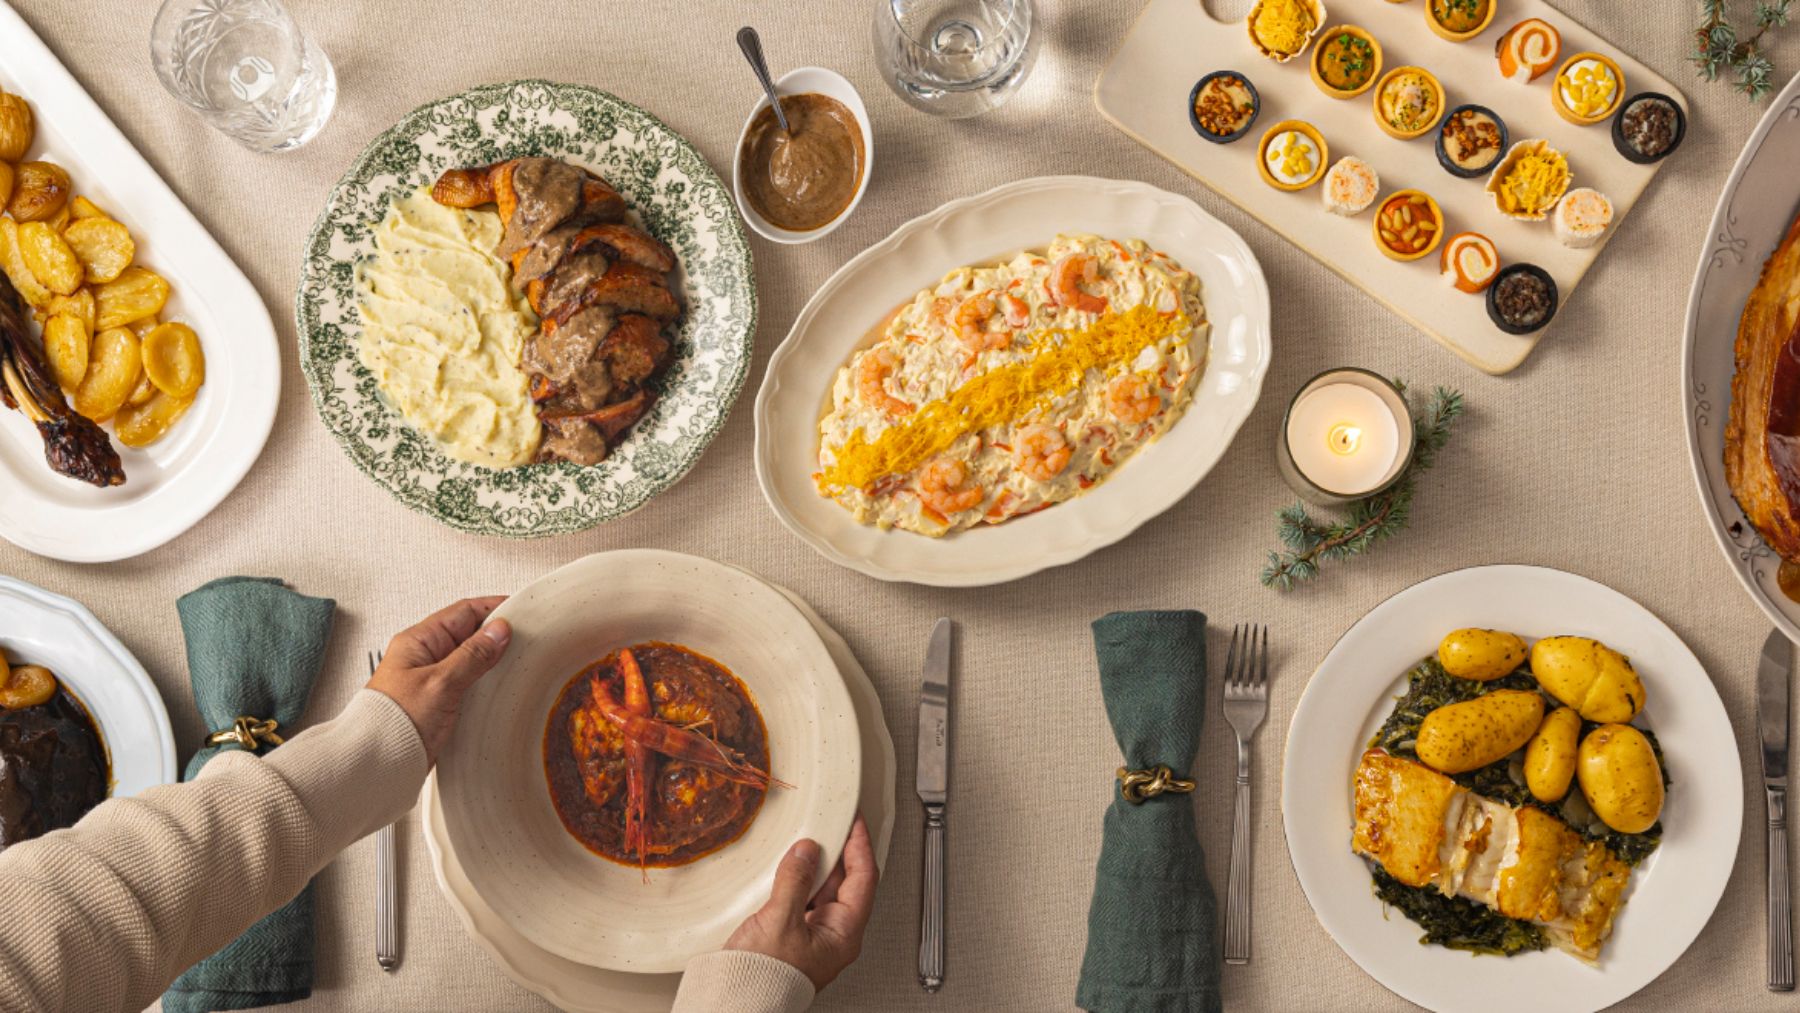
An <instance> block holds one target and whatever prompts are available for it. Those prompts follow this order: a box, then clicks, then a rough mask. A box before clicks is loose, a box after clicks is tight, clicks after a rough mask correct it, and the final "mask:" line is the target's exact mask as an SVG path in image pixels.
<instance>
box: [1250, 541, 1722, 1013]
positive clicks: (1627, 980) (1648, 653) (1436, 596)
mask: <svg viewBox="0 0 1800 1013" xmlns="http://www.w3.org/2000/svg"><path fill="white" fill-rule="evenodd" d="M1464 626H1480V627H1491V628H1495V629H1502V630H1511V631H1513V632H1515V633H1517V634H1519V635H1520V636H1522V637H1524V638H1526V639H1527V640H1535V639H1537V638H1539V637H1545V636H1551V635H1555V634H1579V635H1582V636H1590V637H1596V638H1598V639H1600V640H1602V641H1604V642H1605V643H1606V644H1608V645H1609V646H1611V647H1613V648H1616V649H1618V650H1619V651H1622V652H1624V653H1625V654H1626V655H1628V656H1629V657H1630V658H1631V663H1632V666H1633V667H1634V668H1636V669H1637V671H1638V674H1639V676H1640V677H1642V679H1643V680H1644V686H1645V688H1646V690H1647V691H1648V693H1649V698H1650V699H1649V704H1648V705H1647V706H1646V707H1645V709H1644V714H1643V718H1642V720H1643V722H1644V723H1645V724H1647V725H1648V726H1649V727H1651V728H1653V729H1654V730H1655V731H1656V736H1657V740H1658V741H1659V742H1660V743H1661V744H1662V748H1663V755H1664V758H1665V759H1666V760H1667V773H1668V775H1669V778H1670V780H1671V782H1672V783H1671V786H1670V789H1669V797H1668V803H1667V805H1666V806H1665V807H1664V809H1663V814H1662V824H1663V842H1662V846H1661V847H1659V848H1658V849H1657V850H1656V851H1655V853H1653V854H1652V855H1651V856H1650V857H1649V858H1647V859H1645V860H1644V862H1643V863H1642V864H1641V865H1639V866H1638V867H1637V868H1636V869H1634V870H1633V872H1632V876H1631V886H1630V888H1629V891H1628V892H1627V894H1626V898H1627V903H1626V904H1625V907H1624V909H1623V910H1621V911H1620V912H1619V915H1618V920H1617V921H1616V922H1615V923H1614V926H1613V934H1612V938H1611V939H1609V940H1608V941H1607V943H1606V945H1605V948H1604V950H1603V952H1602V956H1601V962H1600V965H1599V966H1598V967H1589V966H1588V965H1586V964H1583V963H1582V962H1581V961H1579V960H1576V959H1575V958H1574V957H1571V956H1569V955H1567V954H1565V953H1562V952H1560V951H1557V950H1546V951H1543V952H1538V953H1525V954H1520V955H1518V956H1515V957H1510V958H1502V957H1472V956H1471V955H1469V954H1468V953H1464V952H1461V951H1457V950H1450V949H1445V948H1443V947H1440V946H1422V945H1420V944H1419V936H1420V935H1421V934H1422V930H1421V929H1420V928H1419V927H1418V926H1417V925H1415V924H1414V923H1413V922H1412V921H1410V920H1408V919H1407V918H1406V916H1404V915H1402V914H1400V913H1399V912H1398V911H1387V910H1384V908H1383V905H1382V903H1381V902H1380V901H1379V900H1377V899H1376V898H1375V895H1374V893H1373V891H1372V890H1371V888H1370V882H1369V867H1368V865H1367V863H1365V862H1364V860H1363V859H1361V858H1359V857H1357V856H1356V855H1354V854H1351V852H1350V828H1351V813H1350V792H1351V783H1352V775H1353V772H1354V770H1355V769H1356V762H1357V759H1358V757H1360V756H1361V755H1362V752H1363V750H1364V748H1365V747H1366V745H1367V743H1368V741H1369V739H1370V738H1371V737H1372V736H1373V735H1374V734H1375V731H1376V729H1377V728H1379V727H1380V726H1381V723H1382V721H1383V720H1385V719H1386V717H1387V715H1388V712H1389V711H1390V710H1391V709H1392V707H1393V700H1394V698H1395V697H1396V696H1399V695H1400V694H1401V693H1403V692H1404V691H1405V687H1406V678H1405V673H1406V671H1407V670H1408V669H1410V668H1411V667H1412V666H1413V665H1415V664H1417V663H1418V661H1419V659H1421V658H1424V657H1426V656H1428V655H1430V654H1432V653H1433V652H1434V651H1436V650H1437V644H1438V641H1439V640H1440V639H1442V637H1443V635H1444V634H1445V633H1448V632H1449V631H1451V630H1453V629H1457V628H1460V627H1464ZM1281 812H1282V819H1283V821H1284V822H1285V824H1286V828H1287V845H1288V855H1289V857H1290V858H1291V859H1292V860H1293V863H1294V872H1295V874H1296V875H1298V876H1299V877H1300V887H1301V889H1302V890H1304V891H1305V892H1306V899H1307V900H1308V901H1310V902H1311V903H1312V907H1313V912H1314V913H1315V914H1316V915H1318V918H1319V924H1321V925H1323V926H1324V927H1325V931H1327V932H1329V933H1331V937H1332V938H1333V939H1335V940H1337V944H1338V945H1339V946H1341V947H1343V949H1344V952H1345V953H1347V954H1349V955H1350V958H1351V959H1352V960H1354V961H1356V962H1357V963H1358V964H1359V965H1361V966H1362V969H1363V970H1365V971H1367V972H1369V974H1370V975H1371V976H1372V977H1374V978H1375V980H1376V981H1379V982H1381V983H1382V984H1383V985H1385V986H1387V987H1388V988H1389V989H1391V990H1392V991H1393V992H1395V993H1396V994H1398V995H1400V996H1401V997H1403V998H1405V999H1408V1000H1411V1001H1412V1002H1415V1003H1418V1004H1419V1005H1421V1006H1424V1007H1427V1008H1429V1009H1434V1010H1457V1011H1459V1013H1461V1011H1468V1013H1481V1011H1489V1010H1491V1011H1494V1013H1516V1011H1518V1010H1543V1011H1556V1010H1595V1009H1601V1008H1603V1007H1606V1006H1610V1005H1612V1004H1613V1003H1616V1002H1619V1001H1620V1000H1622V999H1624V998H1625V997H1627V996H1629V995H1631V994H1632V993H1634V992H1636V991H1637V990H1638V989H1640V988H1643V987H1644V986H1645V985H1647V984H1649V983H1650V982H1651V980H1653V979H1654V978H1655V977H1656V976H1657V975H1659V974H1661V973H1662V972H1663V971H1665V970H1667V969H1668V967H1669V965H1671V964H1673V963H1674V962H1675V960H1676V958H1677V957H1680V956H1681V954H1682V952H1683V951H1685V950H1686V949H1687V948H1688V945H1689V944H1690V943H1692V942H1693V941H1694V937H1695V936H1696V935H1699V933H1700V929H1701V928H1702V927H1704V926H1705V925H1706V920H1707V919H1708V918H1710V917H1711V916H1712V912H1713V908H1714V907H1715V906H1717V904H1718V902H1719V896H1720V894H1722V893H1723V892H1724V890H1725V881H1726V879H1727V878H1729V877H1730V875H1731V867H1732V863H1733V861H1734V860H1735V858H1736V855H1737V844H1738V833H1739V830H1740V824H1741V822H1742V820H1743V815H1744V802H1743V777H1742V774H1741V773H1740V772H1739V769H1738V751H1737V741H1736V739H1734V738H1733V737H1732V734H1731V723H1730V721H1729V720H1728V719H1727V718H1726V716H1725V705H1724V704H1723V703H1721V702H1720V700H1719V694H1718V691H1717V690H1715V689H1714V688H1713V685H1712V681H1711V680H1710V679H1709V678H1708V677H1707V675H1706V670H1705V669H1703V668H1701V667H1700V662H1699V660H1698V659H1696V658H1695V657H1694V655H1693V652H1691V651H1689V650H1688V649H1687V646H1686V645H1685V644H1683V643H1682V642H1681V640H1680V639H1679V638H1677V637H1676V636H1675V634H1674V632H1673V631H1671V630H1670V629H1669V628H1668V627H1667V626H1665V625H1663V623H1662V621H1661V620H1660V619H1657V618H1656V616H1654V615H1652V614H1651V613H1650V612H1649V611H1648V610H1647V609H1645V608H1644V607H1643V606H1642V605H1639V604H1638V603H1637V602H1634V601H1632V600H1631V599H1630V598H1627V597H1625V596H1624V595H1622V594H1620V593H1619V592H1617V591H1614V590H1612V589H1611V588H1609V587H1607V586H1605V585H1604V584H1599V583H1596V582H1594V581H1591V580H1588V579H1587V578H1586V577H1577V576H1575V575H1574V574H1569V573H1564V572H1562V571H1560V570H1550V569H1545V568H1543V567H1535V566H1478V567H1472V568H1470V569H1467V570H1456V571H1453V572H1450V573H1446V574H1443V575H1441V576H1437V577H1433V578H1431V579H1430V580H1427V581H1424V582H1422V583H1419V584H1415V585H1413V586H1412V587H1409V588H1407V589H1406V590H1404V591H1402V592H1400V593H1399V594H1397V595H1395V596H1393V597H1392V598H1389V599H1388V600H1387V601H1385V602H1382V603H1381V604H1380V605H1378V606H1376V607H1375V609H1374V610H1373V611H1371V612H1370V613H1369V614H1368V615H1366V616H1364V617H1362V619H1360V620H1358V621H1357V623H1356V625H1354V626H1352V627H1350V629H1349V631H1348V632H1346V633H1345V634H1344V635H1343V637H1342V638H1341V639H1340V640H1339V641H1338V642H1337V645H1336V646H1335V647H1333V648H1332V649H1331V653H1329V654H1327V655H1326V656H1325V660H1324V661H1323V662H1321V663H1320V664H1319V668H1318V670H1317V671H1316V672H1314V673H1313V676H1312V680H1311V681H1310V682H1308V683H1307V686H1306V691H1305V692H1304V693H1302V694H1301V696H1300V704H1299V706H1298V707H1296V708H1295V709H1294V719H1293V722H1292V723H1291V724H1290V725H1289V726H1288V736H1287V755H1286V758H1285V761H1284V763H1283V768H1282V776H1281Z"/></svg>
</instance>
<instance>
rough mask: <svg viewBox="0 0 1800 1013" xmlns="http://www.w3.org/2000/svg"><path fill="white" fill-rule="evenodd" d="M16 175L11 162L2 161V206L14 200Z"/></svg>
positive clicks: (0, 198) (0, 191)
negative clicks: (14, 179)
mask: <svg viewBox="0 0 1800 1013" xmlns="http://www.w3.org/2000/svg"><path fill="white" fill-rule="evenodd" d="M16 175H17V173H16V172H15V171H14V170H13V167H12V165H11V164H10V163H7V162H0V208H4V207H5V206H6V203H7V201H10V200H12V192H13V177H14V176H16Z"/></svg>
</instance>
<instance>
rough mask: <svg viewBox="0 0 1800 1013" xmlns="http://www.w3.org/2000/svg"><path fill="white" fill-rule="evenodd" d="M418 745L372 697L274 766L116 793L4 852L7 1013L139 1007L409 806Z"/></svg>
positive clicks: (207, 773)
mask: <svg viewBox="0 0 1800 1013" xmlns="http://www.w3.org/2000/svg"><path fill="white" fill-rule="evenodd" d="M426 770H427V766H426V761H425V748H424V745H423V743H421V742H420V740H419V734H418V731H417V730H416V729H415V728H414V727H413V724H412V721H411V719H409V718H408V717H407V716H406V713H405V712H404V711H402V710H401V709H400V706H399V705H398V704H396V703H394V701H393V700H391V699H389V698H388V697H386V696H383V695H382V694H380V693H377V692H375V691H374V690H363V691H362V692H360V693H358V694H357V695H356V696H355V697H354V698H352V700H351V702H350V706H348V707H346V708H345V709H344V712H343V713H342V714H339V715H338V716H337V717H336V718H334V719H333V720H331V721H328V722H326V723H324V724H322V725H319V726H317V727H314V728H311V729H308V730H307V731H304V732H302V733H300V734H299V735H296V736H294V738H293V739H292V740H290V741H289V742H288V743H287V744H286V745H284V746H282V747H281V748H280V749H276V750H274V751H272V752H271V753H269V754H268V757H267V758H266V759H262V758H258V757H255V756H252V755H250V754H248V753H243V752H238V751H228V752H225V753H221V754H220V755H219V756H217V757H216V758H214V759H213V760H212V761H211V762H210V763H208V764H207V765H206V768H205V769H204V770H202V771H201V773H200V776H199V777H198V778H196V779H195V780H193V781H191V782H188V783H186V784H178V785H164V786H161V787H157V788H152V789H150V790H149V791H146V792H143V793H142V794H140V795H137V796H135V797H133V798H120V799H112V800H110V801H108V802H105V803H104V804H102V805H100V806H99V807H98V808H96V809H95V810H94V811H93V812H91V813H89V814H88V815H87V817H86V818H85V819H83V820H82V821H81V822H80V823H77V824H76V825H75V826H73V827H71V828H69V829H68V830H61V831H57V832H56V833H52V834H46V835H45V836H43V837H40V838H38V839H37V840H35V841H28V842H26V843H24V844H19V845H15V846H13V847H11V848H8V849H6V850H5V851H4V852H0V911H4V912H7V913H8V915H9V916H8V917H5V918H0V1009H79V1010H109V1009H120V1010H139V1009H143V1008H144V1007H146V1006H148V1005H150V1004H151V1003H152V1002H155V1001H156V999H157V997H158V996H159V995H161V994H162V992H163V990H164V989H166V988H167V987H168V985H169V983H170V982H171V981H173V980H175V977H176V976H177V975H179V974H180V973H181V972H182V971H184V970H186V969H187V968H188V967H189V966H190V965H191V964H193V963H194V962H195V961H197V960H199V959H201V958H202V957H206V956H208V955H210V954H212V953H214V952H216V951H217V950H218V949H219V948H220V947H222V946H224V945H225V944H226V943H228V942H230V941H231V940H232V939H235V938H237V936H238V935H239V934H240V933H242V932H243V931H244V930H245V929H247V928H249V927H250V926H251V925H252V924H254V923H255V922H256V920H257V919H259V918H261V917H262V916H263V915H265V914H267V913H268V912H270V911H273V910H274V909H275V908H277V907H279V906H281V905H282V904H284V903H286V902H287V901H288V900H290V899H292V898H293V897H294V895H295V894H297V893H299V892H300V889H301V888H302V887H303V886H305V885H306V882H307V880H309V879H311V878H312V876H313V874H314V873H316V872H318V871H319V870H320V869H322V868H324V866H325V863H327V862H329V861H330V860H331V859H332V857H333V856H335V855H336V854H337V853H338V852H339V851H342V850H343V849H344V848H345V847H347V846H349V845H350V844H351V843H353V842H354V841H356V840H357V839H358V838H360V837H363V836H364V835H366V834H369V833H371V832H373V831H374V830H376V829H378V828H379V827H381V826H383V825H385V824H387V823H390V822H392V821H393V820H394V819H396V818H397V817H399V816H400V815H401V814H402V813H404V812H406V810H407V809H409V808H411V807H412V805H413V802H414V800H415V799H416V798H417V797H418V794H419V789H420V787H421V786H422V785H423V784H424V781H425V773H426Z"/></svg>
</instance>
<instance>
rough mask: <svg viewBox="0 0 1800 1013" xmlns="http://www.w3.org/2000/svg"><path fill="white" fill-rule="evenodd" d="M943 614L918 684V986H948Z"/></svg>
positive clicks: (947, 629) (946, 639)
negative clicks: (921, 843) (921, 834)
mask: <svg viewBox="0 0 1800 1013" xmlns="http://www.w3.org/2000/svg"><path fill="white" fill-rule="evenodd" d="M952 629H954V624H953V623H951V622H950V620H949V619H939V620H938V621H937V625H936V626H934V627H932V629H931V646H930V648H928V649H927V650H926V652H925V673H924V676H923V678H922V679H921V681H920V685H919V763H918V789H919V801H921V802H923V803H925V860H924V862H925V868H924V873H923V874H922V875H921V877H920V880H919V985H920V987H921V988H923V989H925V991H927V992H936V991H937V990H938V989H940V988H942V987H943V985H944V806H945V803H947V802H948V801H949V794H950V636H951V630H952Z"/></svg>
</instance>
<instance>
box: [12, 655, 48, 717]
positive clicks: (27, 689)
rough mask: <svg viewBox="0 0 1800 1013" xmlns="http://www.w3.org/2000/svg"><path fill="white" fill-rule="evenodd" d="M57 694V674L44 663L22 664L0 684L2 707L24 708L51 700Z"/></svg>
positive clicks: (13, 709)
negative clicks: (51, 671)
mask: <svg viewBox="0 0 1800 1013" xmlns="http://www.w3.org/2000/svg"><path fill="white" fill-rule="evenodd" d="M55 695H56V676H54V675H51V674H50V670H49V669H48V668H45V667H44V666H42V665H20V666H19V667H17V668H15V669H13V670H12V672H11V674H9V675H8V676H7V677H6V682H5V683H4V684H0V707H4V708H6V709H7V710H9V711H16V710H23V709H24V708H26V707H36V706H38V705H39V704H45V703H49V702H50V698H51V697H53V696H55Z"/></svg>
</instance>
